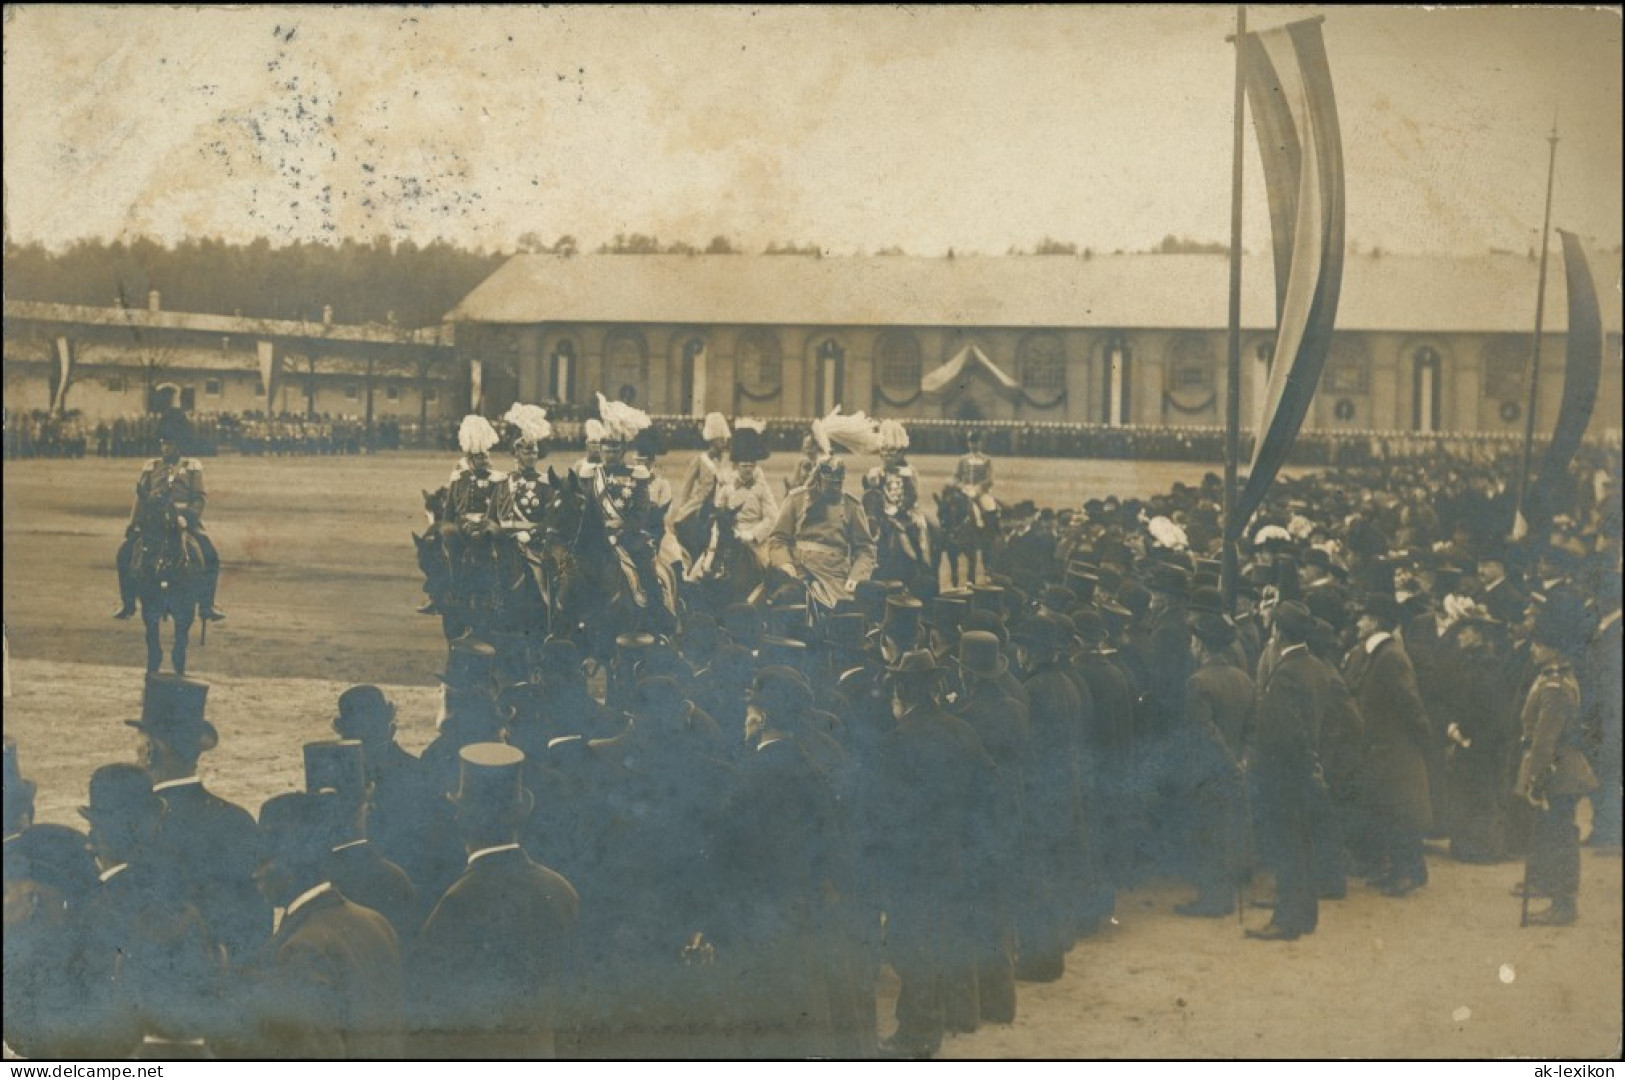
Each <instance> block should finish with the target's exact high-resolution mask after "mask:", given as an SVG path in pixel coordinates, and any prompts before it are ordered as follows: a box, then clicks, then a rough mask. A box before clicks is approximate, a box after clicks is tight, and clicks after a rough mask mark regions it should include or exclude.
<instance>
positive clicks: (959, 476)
mask: <svg viewBox="0 0 1625 1080" xmlns="http://www.w3.org/2000/svg"><path fill="white" fill-rule="evenodd" d="M954 483H955V484H957V485H959V488H960V490H961V491H963V492H964V493H965V497H966V498H968V499H969V500H970V503H971V508H972V510H973V512H974V513H975V514H976V524H977V527H978V528H980V527H981V526H982V524H983V516H982V515H984V514H993V513H997V512H998V509H999V504H998V502H996V501H995V500H994V498H993V459H992V458H990V457H988V456H987V455H986V454H984V453H982V452H981V451H980V450H972V451H971V452H970V453H968V454H965V455H964V456H962V457H961V458H960V459H959V463H958V464H957V465H955V466H954Z"/></svg>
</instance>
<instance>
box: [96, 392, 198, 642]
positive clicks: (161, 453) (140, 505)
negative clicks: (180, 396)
mask: <svg viewBox="0 0 1625 1080" xmlns="http://www.w3.org/2000/svg"><path fill="white" fill-rule="evenodd" d="M190 437H191V425H190V424H189V423H188V422H187V419H186V414H185V413H184V412H182V411H181V410H180V409H177V408H171V409H168V410H166V411H165V412H164V414H163V416H162V417H161V418H160V419H159V421H158V456H157V457H155V458H153V459H152V460H151V461H149V462H147V464H146V467H145V468H143V469H142V470H141V477H140V479H138V480H137V481H136V483H135V506H134V508H133V509H132V510H131V512H130V524H129V526H128V527H127V528H126V529H125V530H124V543H123V544H121V545H120V546H119V549H118V591H119V601H120V603H119V608H118V610H117V611H115V612H114V613H113V618H115V619H128V618H129V617H130V616H131V615H134V614H135V601H136V588H137V587H136V581H135V570H134V563H135V553H136V549H137V546H138V545H139V543H140V542H141V539H142V538H143V537H148V538H151V539H153V540H154V541H156V540H157V539H158V538H160V537H162V536H163V535H164V531H165V530H166V529H167V528H168V527H169V525H170V523H171V522H174V523H177V524H179V526H180V527H181V528H182V529H184V530H185V531H186V534H187V536H189V537H190V538H191V539H192V541H193V542H195V543H196V544H197V548H198V551H199V553H200V555H201V556H202V561H203V569H204V584H203V595H202V600H201V602H200V603H199V605H198V614H199V615H200V616H201V617H202V618H204V619H210V620H220V619H224V618H225V617H226V613H225V612H223V611H221V610H220V609H219V608H217V607H215V606H214V594H215V590H216V589H217V588H218V587H219V585H220V555H219V553H218V552H217V551H215V547H214V542H213V541H212V540H210V539H209V534H208V533H207V532H205V531H204V528H203V508H204V506H205V504H206V503H207V502H208V494H207V492H205V491H204V488H203V463H202V462H200V461H198V459H197V458H190V457H182V456H181V448H182V447H183V446H184V445H185V444H186V442H187V441H188V439H190Z"/></svg>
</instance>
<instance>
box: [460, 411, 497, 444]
mask: <svg viewBox="0 0 1625 1080" xmlns="http://www.w3.org/2000/svg"><path fill="white" fill-rule="evenodd" d="M498 441H499V436H498V435H497V429H496V428H494V427H492V426H491V421H489V420H487V419H486V418H485V417H483V416H480V415H479V414H478V413H470V414H469V415H467V416H465V417H463V422H462V424H461V426H459V427H458V428H457V445H458V446H460V447H462V449H463V453H465V454H488V453H490V452H491V447H493V446H495V445H496V444H497V442H498Z"/></svg>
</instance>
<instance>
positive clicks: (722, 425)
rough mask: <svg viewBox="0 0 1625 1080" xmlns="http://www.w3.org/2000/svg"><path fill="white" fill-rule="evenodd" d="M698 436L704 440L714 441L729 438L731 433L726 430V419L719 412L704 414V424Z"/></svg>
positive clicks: (731, 435) (731, 436)
mask: <svg viewBox="0 0 1625 1080" xmlns="http://www.w3.org/2000/svg"><path fill="white" fill-rule="evenodd" d="M700 437H701V438H703V439H704V440H705V441H706V442H716V441H717V440H718V439H731V438H733V433H732V432H730V431H729V430H728V421H727V420H726V419H725V418H724V417H723V415H722V414H721V413H719V412H711V413H706V414H705V426H704V427H703V428H702V429H701V430H700Z"/></svg>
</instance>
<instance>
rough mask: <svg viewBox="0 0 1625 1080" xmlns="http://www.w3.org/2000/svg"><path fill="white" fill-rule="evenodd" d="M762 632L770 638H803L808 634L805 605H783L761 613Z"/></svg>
mask: <svg viewBox="0 0 1625 1080" xmlns="http://www.w3.org/2000/svg"><path fill="white" fill-rule="evenodd" d="M763 623H764V630H765V631H766V633H767V634H768V636H770V637H781V638H805V637H807V635H808V634H809V633H810V630H811V625H810V624H809V622H808V611H807V605H806V604H785V605H782V606H779V607H769V608H767V609H766V611H764V612H763Z"/></svg>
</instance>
